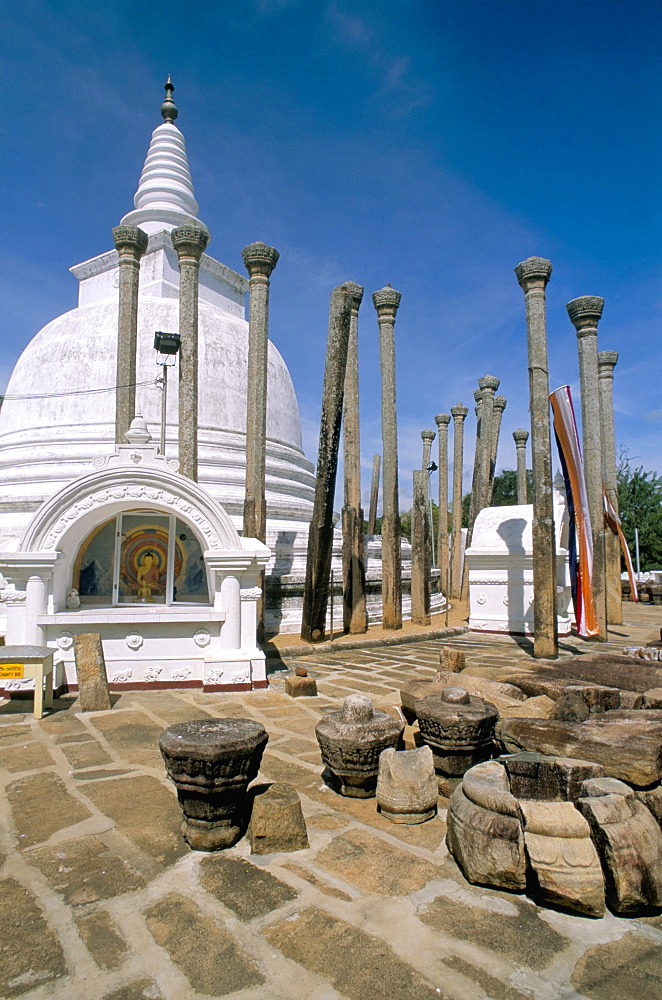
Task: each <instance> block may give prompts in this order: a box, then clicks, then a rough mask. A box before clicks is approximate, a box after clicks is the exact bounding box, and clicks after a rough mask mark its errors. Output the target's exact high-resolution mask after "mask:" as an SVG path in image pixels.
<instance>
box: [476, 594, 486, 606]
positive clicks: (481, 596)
mask: <svg viewBox="0 0 662 1000" xmlns="http://www.w3.org/2000/svg"><path fill="white" fill-rule="evenodd" d="M486 601H487V598H486V597H485V594H479V595H478V597H477V598H476V604H485V602H486Z"/></svg>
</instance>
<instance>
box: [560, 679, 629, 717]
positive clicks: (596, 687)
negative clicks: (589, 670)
mask: <svg viewBox="0 0 662 1000" xmlns="http://www.w3.org/2000/svg"><path fill="white" fill-rule="evenodd" d="M563 693H564V694H565V695H573V694H576V695H579V697H580V698H582V699H583V701H585V702H586V705H587V706H588V710H589V713H590V714H591V715H594V714H595V713H596V712H612V711H614V710H615V709H617V708H620V707H621V692H620V690H619V689H618V688H615V687H607V686H606V685H605V684H569V685H568V686H567V687H566V689H565V691H564V692H563Z"/></svg>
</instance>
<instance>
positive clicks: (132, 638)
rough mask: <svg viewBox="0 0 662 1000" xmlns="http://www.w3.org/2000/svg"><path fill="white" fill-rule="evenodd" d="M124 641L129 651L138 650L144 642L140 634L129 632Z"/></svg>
mask: <svg viewBox="0 0 662 1000" xmlns="http://www.w3.org/2000/svg"><path fill="white" fill-rule="evenodd" d="M124 641H125V642H126V644H127V646H128V647H129V649H140V647H141V646H142V644H143V642H144V641H145V640H144V639H143V637H142V636H141V634H140V632H130V633H129V635H127V637H126V639H125V640H124Z"/></svg>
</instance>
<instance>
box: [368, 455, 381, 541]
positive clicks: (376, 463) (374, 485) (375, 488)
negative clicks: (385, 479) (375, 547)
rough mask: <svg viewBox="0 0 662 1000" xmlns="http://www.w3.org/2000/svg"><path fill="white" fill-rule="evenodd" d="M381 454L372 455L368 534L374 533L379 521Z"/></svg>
mask: <svg viewBox="0 0 662 1000" xmlns="http://www.w3.org/2000/svg"><path fill="white" fill-rule="evenodd" d="M381 464H382V456H381V455H373V456H372V482H371V483H370V510H369V512H368V534H369V535H374V533H375V523H376V521H377V500H378V499H379V467H380V465H381Z"/></svg>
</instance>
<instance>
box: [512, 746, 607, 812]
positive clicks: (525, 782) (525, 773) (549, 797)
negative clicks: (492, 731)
mask: <svg viewBox="0 0 662 1000" xmlns="http://www.w3.org/2000/svg"><path fill="white" fill-rule="evenodd" d="M499 762H500V763H502V764H503V765H504V766H505V768H506V771H507V772H508V777H509V779H510V791H511V792H512V794H513V795H514V796H515V798H517V799H534V800H537V801H540V802H552V801H557V802H576V801H577V799H578V798H579V796H580V795H581V794H582V791H581V789H582V782H583V781H586V779H587V778H601V777H602V776H603V774H604V771H603V769H602V767H601V766H600V765H599V764H594V763H592V762H591V761H588V760H573V759H572V758H570V757H548V756H546V755H545V754H542V753H538V752H536V751H531V750H528V751H527V750H525V751H524V752H523V753H515V754H504V755H503V756H502V757H499Z"/></svg>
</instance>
